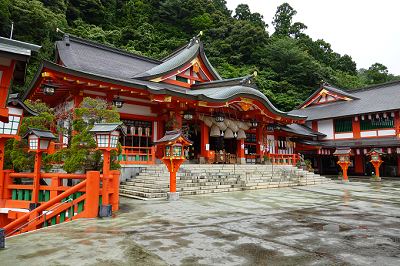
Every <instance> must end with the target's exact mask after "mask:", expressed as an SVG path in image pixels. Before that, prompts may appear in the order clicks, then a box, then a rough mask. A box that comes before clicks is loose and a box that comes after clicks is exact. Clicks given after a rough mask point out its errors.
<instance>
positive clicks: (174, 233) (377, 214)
mask: <svg viewBox="0 0 400 266" xmlns="http://www.w3.org/2000/svg"><path fill="white" fill-rule="evenodd" d="M399 196H400V181H384V182H381V183H371V184H370V183H369V182H360V181H354V182H351V183H350V184H349V185H344V184H325V185H316V186H302V187H292V188H276V189H263V190H252V191H242V192H232V193H219V194H208V195H197V196H186V197H181V198H180V200H179V201H177V202H167V201H164V200H157V201H137V200H131V199H127V198H121V209H120V211H119V212H118V213H115V214H114V216H113V217H112V218H103V219H101V218H99V219H90V220H78V221H73V222H70V223H66V224H61V225H58V226H53V227H50V228H46V229H42V230H38V231H36V232H33V233H28V234H24V235H20V236H15V237H12V238H9V239H7V240H6V248H5V249H4V250H0V261H1V265H4V266H5V265H13V266H15V265H30V266H33V265H165V264H167V265H400V198H399Z"/></svg>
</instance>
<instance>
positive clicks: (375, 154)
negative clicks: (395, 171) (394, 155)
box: [367, 148, 386, 181]
mask: <svg viewBox="0 0 400 266" xmlns="http://www.w3.org/2000/svg"><path fill="white" fill-rule="evenodd" d="M384 154H386V153H384V152H382V151H380V150H379V149H377V148H373V149H372V150H371V151H370V152H368V153H367V155H369V156H371V161H369V162H370V163H372V165H373V166H374V167H375V174H376V177H377V181H378V180H381V178H380V174H379V167H380V166H381V164H382V163H383V161H382V155H384Z"/></svg>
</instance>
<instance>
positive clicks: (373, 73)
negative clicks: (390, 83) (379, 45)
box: [364, 63, 388, 84]
mask: <svg viewBox="0 0 400 266" xmlns="http://www.w3.org/2000/svg"><path fill="white" fill-rule="evenodd" d="M364 72H365V74H366V75H367V81H368V83H370V84H379V83H384V82H387V78H388V69H387V67H386V66H384V65H382V64H381V63H375V64H373V65H372V66H370V67H369V68H368V70H365V71H364Z"/></svg>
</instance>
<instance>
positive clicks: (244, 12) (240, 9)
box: [233, 4, 268, 29]
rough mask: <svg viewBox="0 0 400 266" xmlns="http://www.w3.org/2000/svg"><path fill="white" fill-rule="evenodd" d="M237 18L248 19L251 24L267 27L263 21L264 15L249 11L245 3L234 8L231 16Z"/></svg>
mask: <svg viewBox="0 0 400 266" xmlns="http://www.w3.org/2000/svg"><path fill="white" fill-rule="evenodd" d="M233 17H234V18H236V19H237V20H243V21H248V22H249V23H250V24H252V25H253V26H256V27H257V26H258V27H261V28H263V29H264V28H266V27H268V24H266V23H265V22H264V20H263V19H264V17H263V16H262V15H261V14H260V13H251V12H250V7H249V6H248V5H246V4H240V5H238V6H237V7H236V9H235V15H234V16H233Z"/></svg>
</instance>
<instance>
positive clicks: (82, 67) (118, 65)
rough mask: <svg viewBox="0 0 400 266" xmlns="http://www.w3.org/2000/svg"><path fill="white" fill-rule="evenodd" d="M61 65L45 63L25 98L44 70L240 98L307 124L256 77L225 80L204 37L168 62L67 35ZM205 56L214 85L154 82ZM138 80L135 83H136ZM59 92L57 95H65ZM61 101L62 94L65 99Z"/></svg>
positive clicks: (210, 97) (217, 99)
mask: <svg viewBox="0 0 400 266" xmlns="http://www.w3.org/2000/svg"><path fill="white" fill-rule="evenodd" d="M56 48H57V52H58V54H57V56H56V61H59V60H61V62H62V64H63V65H60V64H56V63H52V62H49V61H46V60H43V59H42V61H41V63H40V66H39V68H38V71H37V73H36V76H35V77H34V79H33V81H32V83H31V84H30V85H29V87H28V89H27V91H26V92H25V94H24V95H23V99H26V98H28V97H29V96H30V95H31V94H32V93H33V90H34V89H36V88H37V87H38V86H39V85H40V84H39V82H40V80H41V76H42V75H41V74H42V72H44V71H51V70H52V71H55V72H59V73H60V76H62V74H61V73H65V74H69V75H73V76H76V77H77V78H79V77H80V78H87V79H92V80H96V81H102V82H107V83H109V84H115V85H116V86H126V87H130V88H134V89H136V90H137V89H139V90H144V91H147V92H149V93H152V94H155V95H162V94H164V95H170V96H175V97H182V98H186V99H192V100H198V101H206V102H210V103H221V104H224V103H226V102H227V101H231V100H234V99H235V98H239V97H246V98H250V99H253V100H255V101H258V102H260V103H261V104H262V105H263V106H264V107H265V108H266V109H267V110H268V111H269V112H271V113H272V114H274V115H276V116H279V117H283V118H286V119H292V120H304V119H305V118H306V116H303V115H301V114H288V113H287V112H282V111H280V110H278V109H276V108H275V107H274V106H273V105H272V103H271V102H270V101H269V100H268V98H267V97H266V96H265V95H264V94H263V93H261V92H260V91H259V90H258V89H257V86H256V84H255V82H254V80H253V75H251V76H247V77H240V78H234V79H227V80H223V79H222V78H221V77H220V76H219V75H218V74H217V72H216V71H215V70H214V68H213V67H212V66H211V64H210V63H209V61H208V59H207V57H206V56H205V54H204V49H203V44H202V42H201V41H200V39H199V38H198V37H194V38H192V39H191V40H190V42H189V43H188V44H187V45H185V46H182V47H181V48H178V49H177V50H176V51H173V52H172V53H171V54H170V55H169V56H167V57H166V58H165V61H161V60H156V59H152V58H148V57H145V56H141V55H137V54H134V53H130V52H127V51H124V50H121V49H117V48H114V47H110V46H107V45H104V44H99V43H96V42H92V41H88V40H85V39H81V38H78V37H74V36H70V35H67V34H64V39H63V40H62V41H59V42H56ZM197 56H200V58H201V59H202V62H203V64H204V65H205V67H206V68H207V70H208V71H209V72H210V73H211V75H212V76H213V78H214V79H215V80H214V81H210V82H204V83H201V84H193V85H192V86H191V88H185V87H181V86H178V85H173V84H169V83H164V82H152V81H149V79H151V78H153V77H160V76H162V75H164V74H168V73H172V72H174V71H176V70H177V69H179V68H181V67H183V66H185V65H186V64H188V63H190V62H191V61H192V60H193V59H195V58H196V57H197ZM132 77H135V78H132ZM58 91H60V89H59V90H57V92H56V93H59V92H58ZM60 96H61V95H60Z"/></svg>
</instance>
